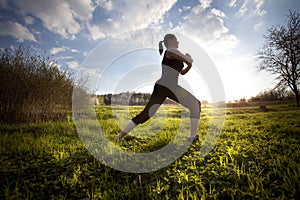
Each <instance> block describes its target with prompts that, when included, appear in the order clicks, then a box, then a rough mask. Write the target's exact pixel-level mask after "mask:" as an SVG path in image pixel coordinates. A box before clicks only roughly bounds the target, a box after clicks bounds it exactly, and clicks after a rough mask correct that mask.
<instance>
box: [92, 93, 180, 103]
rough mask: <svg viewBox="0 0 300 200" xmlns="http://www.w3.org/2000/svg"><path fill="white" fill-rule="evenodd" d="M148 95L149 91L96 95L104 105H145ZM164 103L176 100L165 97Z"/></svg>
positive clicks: (149, 95)
mask: <svg viewBox="0 0 300 200" xmlns="http://www.w3.org/2000/svg"><path fill="white" fill-rule="evenodd" d="M150 97H151V94H150V93H135V92H121V93H118V94H104V95H98V98H100V99H103V103H104V104H105V105H146V104H147V103H148V101H149V99H150ZM164 104H176V102H174V101H172V100H170V99H166V100H165V101H164Z"/></svg>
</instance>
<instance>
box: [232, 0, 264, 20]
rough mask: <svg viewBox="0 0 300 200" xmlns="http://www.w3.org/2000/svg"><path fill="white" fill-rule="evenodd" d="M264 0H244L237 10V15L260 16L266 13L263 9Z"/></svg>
mask: <svg viewBox="0 0 300 200" xmlns="http://www.w3.org/2000/svg"><path fill="white" fill-rule="evenodd" d="M265 1H266V0H244V2H243V4H242V6H241V7H240V8H239V11H238V12H237V16H243V17H244V16H248V17H250V16H258V17H261V16H263V15H265V14H266V13H267V11H266V10H264V9H263V6H264V4H265Z"/></svg>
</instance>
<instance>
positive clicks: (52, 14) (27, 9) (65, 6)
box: [4, 0, 93, 39]
mask: <svg viewBox="0 0 300 200" xmlns="http://www.w3.org/2000/svg"><path fill="white" fill-rule="evenodd" d="M4 1H5V0H4ZM6 1H7V0H6ZM9 5H11V6H12V9H16V10H18V12H20V13H21V14H23V15H28V14H29V15H32V16H35V17H37V18H39V19H40V20H41V21H42V23H43V25H44V27H45V28H47V29H48V30H50V31H52V32H54V33H56V34H59V35H61V36H62V37H63V38H66V39H75V34H77V33H78V32H79V31H80V30H81V28H82V27H81V24H80V23H79V22H78V21H77V20H76V19H77V18H78V19H81V20H87V19H89V18H90V17H92V15H91V14H89V12H92V11H93V7H92V5H90V4H89V3H88V1H82V2H81V1H70V2H68V1H60V0H51V1H47V2H45V1H40V0H11V1H10V3H9Z"/></svg>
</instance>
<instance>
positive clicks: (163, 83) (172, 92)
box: [115, 34, 201, 141]
mask: <svg viewBox="0 0 300 200" xmlns="http://www.w3.org/2000/svg"><path fill="white" fill-rule="evenodd" d="M163 43H164V45H165V46H166V48H167V49H166V51H165V53H164V57H163V59H162V75H161V78H160V79H159V80H158V81H156V83H155V85H154V89H153V92H152V94H151V97H150V100H149V102H148V103H147V105H146V106H145V108H144V110H143V111H142V112H141V113H140V114H138V115H136V116H135V117H134V118H132V119H131V120H130V121H129V122H128V123H127V125H126V126H125V127H124V128H123V129H122V130H121V132H120V134H119V135H117V136H116V137H115V139H116V140H121V139H122V138H123V137H124V136H125V135H126V134H127V133H129V132H130V131H131V130H132V129H134V128H135V127H136V126H137V125H139V124H142V123H144V122H146V121H147V120H148V119H150V117H152V116H153V115H154V113H155V112H156V111H157V109H158V108H159V106H160V105H161V104H162V103H163V102H164V100H165V99H166V98H167V97H168V98H170V99H172V100H174V101H176V102H177V103H180V104H181V105H183V106H185V107H187V108H188V109H189V111H190V121H191V133H190V136H189V137H190V139H192V140H193V141H194V140H198V138H199V137H198V135H197V129H198V122H199V118H200V112H201V103H200V101H199V100H198V99H196V98H195V97H194V96H193V95H192V94H191V93H189V92H188V91H186V90H185V89H184V88H182V87H180V86H179V85H178V76H179V74H181V75H184V74H186V73H187V72H188V71H189V70H190V69H191V67H192V63H193V59H192V58H191V56H190V55H189V54H185V55H184V54H182V53H181V52H180V51H179V50H178V43H179V42H178V41H177V38H176V36H175V35H174V34H167V35H165V37H164V40H163V41H160V42H159V53H160V55H162V54H163ZM184 63H185V64H186V65H187V66H186V67H185V68H184Z"/></svg>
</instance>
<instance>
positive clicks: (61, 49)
mask: <svg viewBox="0 0 300 200" xmlns="http://www.w3.org/2000/svg"><path fill="white" fill-rule="evenodd" d="M65 51H71V52H72V53H77V52H79V51H78V50H77V49H72V48H70V47H66V46H61V47H53V48H51V49H50V54H51V55H55V54H58V53H59V52H65Z"/></svg>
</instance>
